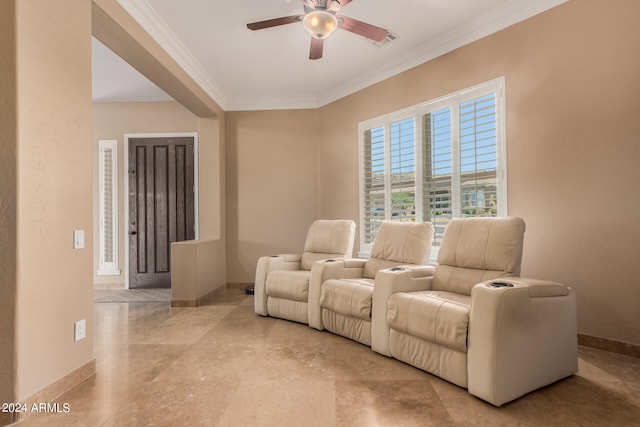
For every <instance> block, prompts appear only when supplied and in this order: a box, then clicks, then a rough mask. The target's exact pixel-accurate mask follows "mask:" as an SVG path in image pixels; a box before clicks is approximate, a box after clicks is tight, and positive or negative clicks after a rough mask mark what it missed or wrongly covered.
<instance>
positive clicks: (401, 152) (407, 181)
mask: <svg viewBox="0 0 640 427" xmlns="http://www.w3.org/2000/svg"><path fill="white" fill-rule="evenodd" d="M503 88H504V78H500V79H497V80H493V81H490V82H487V83H484V84H481V85H479V86H476V87H473V88H469V89H464V90H462V91H459V92H456V93H454V94H451V95H448V96H445V97H443V98H439V99H437V100H433V101H429V102H426V103H424V104H420V105H417V106H414V107H411V108H408V109H406V110H402V111H399V112H395V113H391V114H388V115H385V116H382V117H378V118H376V119H372V120H368V121H366V122H362V123H360V125H359V134H360V162H361V203H360V210H361V227H360V228H361V236H360V239H361V241H360V247H361V251H362V252H364V253H367V252H368V251H369V249H370V247H371V243H372V242H373V239H374V238H375V235H376V232H377V229H378V227H379V225H380V223H381V222H382V221H384V220H397V221H428V222H431V223H433V225H434V227H435V229H436V235H435V239H434V249H435V251H434V252H435V253H436V254H437V248H438V246H439V245H440V241H441V238H442V233H443V232H444V229H445V227H446V225H447V223H448V222H449V220H450V219H451V218H460V217H469V216H504V215H506V198H505V196H506V181H505V179H504V177H505V176H506V173H505V170H506V161H505V159H506V155H505V150H504V142H503V141H504V131H503V123H504V112H503V111H504V95H503V92H504V90H503Z"/></svg>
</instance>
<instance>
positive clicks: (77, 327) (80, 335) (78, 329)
mask: <svg viewBox="0 0 640 427" xmlns="http://www.w3.org/2000/svg"><path fill="white" fill-rule="evenodd" d="M86 336H87V321H86V320H85V319H82V320H78V321H77V322H76V323H74V324H73V340H74V341H76V342H77V341H80V340H81V339H84V337H86Z"/></svg>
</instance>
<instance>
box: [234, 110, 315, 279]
mask: <svg viewBox="0 0 640 427" xmlns="http://www.w3.org/2000/svg"><path fill="white" fill-rule="evenodd" d="M317 115H318V113H317V111H315V110H295V111H284V110H283V111H257V112H230V113H226V128H227V131H226V144H227V146H226V150H227V151H226V158H227V165H226V167H227V174H226V179H227V199H226V202H227V282H229V283H249V282H253V280H254V276H255V268H256V263H257V260H258V258H259V257H260V256H264V255H272V254H277V253H300V252H302V249H303V246H304V240H305V238H306V235H307V229H308V228H309V225H311V223H312V222H313V221H314V220H315V219H317V218H318V214H319V200H318V160H317V147H318V141H319V140H318V129H319V121H318V117H317Z"/></svg>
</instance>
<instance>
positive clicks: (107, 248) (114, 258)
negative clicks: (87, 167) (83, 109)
mask: <svg viewBox="0 0 640 427" xmlns="http://www.w3.org/2000/svg"><path fill="white" fill-rule="evenodd" d="M117 146H118V141H99V145H98V150H99V151H98V167H99V172H98V173H99V176H98V180H99V183H98V186H99V201H98V208H99V216H100V225H99V227H100V229H99V237H98V239H99V246H100V249H99V252H100V256H99V263H100V265H99V267H98V272H97V274H98V275H117V274H120V270H119V269H118V168H117V166H118V153H117Z"/></svg>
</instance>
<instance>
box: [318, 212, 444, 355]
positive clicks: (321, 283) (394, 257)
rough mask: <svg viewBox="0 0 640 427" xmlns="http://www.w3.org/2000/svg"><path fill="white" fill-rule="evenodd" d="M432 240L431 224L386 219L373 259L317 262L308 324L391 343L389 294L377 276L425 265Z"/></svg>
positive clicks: (360, 338) (368, 341)
mask: <svg viewBox="0 0 640 427" xmlns="http://www.w3.org/2000/svg"><path fill="white" fill-rule="evenodd" d="M432 241H433V225H432V224H431V223H428V222H426V223H415V222H398V221H385V222H383V223H382V224H381V225H380V228H379V229H378V233H377V235H376V238H375V240H374V242H373V245H372V247H371V256H370V258H369V259H366V260H365V259H346V260H329V261H323V262H320V263H316V265H314V266H313V271H312V275H311V283H310V289H309V301H310V304H309V326H311V327H314V328H316V329H320V330H322V329H327V330H329V331H330V332H333V333H335V334H338V335H342V336H344V337H347V338H350V339H352V340H355V341H357V342H359V343H362V344H365V345H368V346H371V347H372V348H374V349H376V348H377V347H378V346H380V345H386V341H387V340H388V336H389V330H388V326H387V322H386V317H385V315H386V301H387V297H388V293H385V291H386V290H383V289H378V284H377V280H376V274H377V273H378V271H380V270H382V269H385V268H393V267H397V266H400V265H407V266H419V265H422V264H424V263H425V262H427V261H428V259H429V254H430V251H431V243H432ZM311 301H314V303H311ZM315 301H317V302H318V303H316V302H315Z"/></svg>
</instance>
